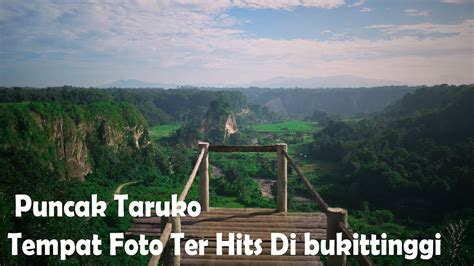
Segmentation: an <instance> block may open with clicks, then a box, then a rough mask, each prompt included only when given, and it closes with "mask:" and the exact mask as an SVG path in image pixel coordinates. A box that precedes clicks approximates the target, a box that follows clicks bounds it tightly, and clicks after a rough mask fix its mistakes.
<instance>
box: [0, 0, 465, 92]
mask: <svg viewBox="0 0 474 266" xmlns="http://www.w3.org/2000/svg"><path fill="white" fill-rule="evenodd" d="M215 2H217V1H208V2H202V1H200V2H199V3H197V2H194V1H190V0H186V1H184V0H183V1H180V2H179V3H177V2H168V1H164V0H163V1H137V2H135V1H121V2H114V3H112V2H105V1H97V2H94V1H90V2H65V3H59V2H45V1H41V2H35V1H31V2H17V1H8V0H4V3H2V8H1V10H2V14H4V15H5V16H1V17H0V19H1V20H2V23H1V24H0V35H1V36H2V49H0V62H1V64H0V72H1V73H3V74H2V77H1V82H2V83H5V84H18V82H19V81H23V80H24V79H25V78H24V77H25V76H26V77H35V79H31V80H32V81H31V82H32V83H34V82H35V81H36V82H40V81H42V82H44V84H47V85H50V84H52V82H57V83H58V84H64V83H69V84H73V85H74V84H77V85H91V82H94V81H95V82H96V83H97V84H100V83H106V82H108V81H113V80H117V79H129V78H136V79H141V80H145V81H161V82H176V83H180V84H183V83H210V82H216V83H217V82H225V83H232V82H235V83H244V82H248V81H251V80H257V79H266V78H271V77H274V76H279V75H285V76H301V77H305V76H306V77H309V76H314V75H319V76H323V75H339V74H350V75H356V76H362V77H367V78H380V79H388V80H399V81H404V82H409V83H428V84H432V83H445V82H447V83H472V82H473V76H472V71H473V62H472V38H473V36H472V27H473V23H474V20H465V21H463V22H461V23H458V24H431V23H423V24H410V25H372V26H368V27H367V28H368V29H372V30H377V31H380V32H382V33H384V36H383V38H379V39H364V38H348V37H344V38H343V39H342V38H339V39H328V40H316V39H299V38H295V39H272V38H262V37H259V36H255V35H254V34H250V33H249V32H246V31H244V30H242V29H240V28H239V27H237V26H236V25H239V23H247V22H246V21H243V22H242V21H239V20H238V19H237V18H235V17H233V16H231V15H230V14H229V13H228V12H227V10H228V8H229V7H228V6H230V5H236V4H237V3H236V2H237V1H229V2H226V1H222V2H220V3H215ZM259 2H260V1H259ZM275 2H276V1H275ZM278 2H279V3H273V4H272V2H271V1H268V2H266V3H265V6H266V7H267V8H270V7H272V8H279V9H286V8H289V7H290V6H295V5H297V3H296V2H298V3H299V5H302V3H303V2H301V1H294V4H292V3H293V2H291V1H288V2H287V5H283V4H282V3H283V2H281V1H278ZM290 2H291V3H290ZM342 2H343V1H339V3H342ZM288 3H290V4H288ZM335 3H338V2H337V1H313V2H312V3H311V5H316V4H317V5H318V6H319V7H320V8H329V7H330V6H334V4H335ZM246 5H247V7H246V8H257V7H250V6H251V5H250V3H249V1H246ZM306 5H309V3H308V2H306ZM258 8H260V7H258ZM438 33H441V35H440V36H431V35H430V34H438ZM331 34H334V35H335V34H336V33H331ZM331 34H329V35H331ZM15 73H16V74H15ZM15 75H16V76H17V79H16V81H15V79H14V78H15ZM66 78H67V79H66ZM18 80H19V81H18ZM65 80H66V81H65ZM15 82H16V83H15ZM41 84H43V83H41ZM54 84H56V83H54ZM32 85H38V83H34V84H32Z"/></svg>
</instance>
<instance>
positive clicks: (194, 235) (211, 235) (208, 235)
mask: <svg viewBox="0 0 474 266" xmlns="http://www.w3.org/2000/svg"><path fill="white" fill-rule="evenodd" d="M222 233H223V234H224V236H223V237H224V238H225V237H226V234H227V233H235V232H234V231H228V232H222ZM125 234H126V235H128V236H138V235H145V236H148V237H160V236H161V234H160V232H147V231H142V232H139V231H129V232H126V233H125ZM184 234H185V239H202V238H204V239H208V240H210V239H215V238H216V231H214V230H212V231H192V232H190V231H187V232H184ZM282 234H284V235H285V236H287V237H289V236H290V233H289V232H286V233H283V232H282ZM250 236H251V237H252V238H253V239H257V238H260V239H262V241H270V240H271V236H270V233H267V234H262V233H255V234H250ZM310 236H311V238H312V239H318V240H320V239H326V233H325V232H324V233H311V234H310ZM295 239H296V240H298V241H302V240H304V233H296V238H295Z"/></svg>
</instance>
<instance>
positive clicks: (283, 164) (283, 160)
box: [148, 142, 374, 266]
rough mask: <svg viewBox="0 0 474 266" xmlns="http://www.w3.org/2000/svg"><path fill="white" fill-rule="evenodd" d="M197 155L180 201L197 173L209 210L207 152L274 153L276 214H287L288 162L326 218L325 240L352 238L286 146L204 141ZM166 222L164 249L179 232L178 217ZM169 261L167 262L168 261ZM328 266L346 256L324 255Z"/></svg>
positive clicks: (174, 260)
mask: <svg viewBox="0 0 474 266" xmlns="http://www.w3.org/2000/svg"><path fill="white" fill-rule="evenodd" d="M199 150H200V152H199V156H198V158H197V160H196V163H195V164H194V168H193V170H192V172H191V175H190V176H189V179H188V181H187V182H186V184H185V186H184V188H183V191H182V192H181V194H180V196H179V200H180V201H184V200H185V199H186V196H187V194H188V192H189V189H190V188H191V186H192V184H193V182H194V179H195V178H196V174H197V172H198V171H199V172H200V175H201V180H200V184H199V187H200V204H201V209H202V211H209V152H275V153H276V154H277V167H278V171H277V172H278V178H277V211H278V212H283V213H285V212H287V210H288V207H287V202H288V195H287V184H288V173H287V170H288V165H287V164H288V162H289V163H290V165H291V167H292V168H293V169H294V170H295V171H296V173H297V175H298V176H299V177H300V179H301V180H302V181H303V183H304V184H305V186H306V188H307V189H308V190H309V191H310V194H311V196H312V197H313V199H314V201H315V202H316V204H317V205H318V206H319V207H320V208H321V210H322V211H323V212H324V213H325V214H326V217H327V228H326V235H327V236H326V237H327V239H334V240H335V239H336V234H337V233H339V232H340V233H342V234H343V236H344V237H345V238H348V239H351V240H352V239H353V236H352V234H351V233H350V231H349V229H348V228H347V226H348V224H347V216H348V214H347V210H345V209H341V208H331V207H329V205H328V204H327V203H326V202H325V201H324V199H323V198H322V197H321V195H320V194H319V193H318V192H317V191H316V189H315V188H314V187H313V185H312V184H311V182H310V181H309V179H308V178H306V176H305V175H304V174H303V172H302V171H301V169H300V168H299V167H298V166H297V165H296V162H295V161H294V160H293V159H292V158H291V157H290V156H289V155H288V147H287V145H286V144H284V143H282V144H276V145H264V146H209V143H207V142H199ZM163 221H166V222H164V223H162V224H161V226H162V230H161V236H160V241H161V243H162V244H163V248H164V249H165V248H166V246H167V244H168V242H169V240H170V235H171V233H172V232H174V233H180V232H181V219H180V217H170V218H163ZM165 252H166V255H165V256H166V262H165V263H166V264H173V265H180V260H181V259H180V256H174V255H172V254H171V252H172V248H171V247H168V248H167V249H166V251H165V250H164V251H163V253H162V254H164V253H165ZM160 257H161V255H158V256H152V258H151V259H150V261H149V263H148V265H149V266H156V265H157V264H158V262H159V260H160ZM358 259H359V261H360V263H361V264H362V265H364V266H372V265H374V264H373V262H372V260H371V259H370V258H369V257H368V256H362V255H360V256H358ZM170 260H171V262H170ZM327 264H328V265H329V266H333V265H337V266H339V265H345V264H346V256H345V255H341V256H328V262H327Z"/></svg>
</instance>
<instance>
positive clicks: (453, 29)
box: [366, 19, 474, 41]
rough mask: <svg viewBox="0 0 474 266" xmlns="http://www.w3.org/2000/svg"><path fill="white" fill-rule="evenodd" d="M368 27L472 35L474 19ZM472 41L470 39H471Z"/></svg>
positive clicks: (372, 26)
mask: <svg viewBox="0 0 474 266" xmlns="http://www.w3.org/2000/svg"><path fill="white" fill-rule="evenodd" d="M366 28H368V29H378V30H380V31H382V32H384V33H388V34H393V33H403V32H414V33H418V34H438V33H441V34H456V35H462V36H466V37H473V28H474V19H467V20H464V21H463V22H461V23H458V24H433V23H420V24H406V25H390V24H378V25H371V26H367V27H366ZM471 41H472V40H471Z"/></svg>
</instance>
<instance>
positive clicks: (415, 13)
mask: <svg viewBox="0 0 474 266" xmlns="http://www.w3.org/2000/svg"><path fill="white" fill-rule="evenodd" d="M404 12H405V15H407V16H412V17H429V16H430V15H431V11H430V10H418V9H413V8H410V9H405V11H404Z"/></svg>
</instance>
